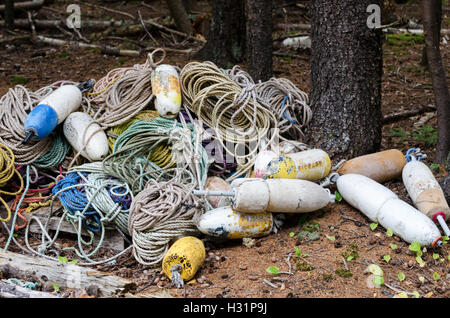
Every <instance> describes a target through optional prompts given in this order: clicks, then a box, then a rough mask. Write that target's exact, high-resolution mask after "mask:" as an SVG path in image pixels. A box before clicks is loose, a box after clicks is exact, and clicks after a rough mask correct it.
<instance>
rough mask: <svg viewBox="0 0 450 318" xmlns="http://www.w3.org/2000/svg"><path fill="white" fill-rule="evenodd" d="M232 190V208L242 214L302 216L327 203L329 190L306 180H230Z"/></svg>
mask: <svg viewBox="0 0 450 318" xmlns="http://www.w3.org/2000/svg"><path fill="white" fill-rule="evenodd" d="M231 187H232V189H233V191H234V198H233V208H234V209H235V210H237V211H239V212H244V213H259V212H264V211H266V212H285V213H305V212H312V211H317V210H319V209H321V208H324V207H325V206H327V205H328V203H329V202H330V193H329V192H328V190H326V189H324V188H322V187H321V186H320V185H318V184H316V183H314V182H311V181H307V180H295V179H268V180H264V179H257V178H255V179H252V178H240V179H235V180H233V182H232V183H231Z"/></svg>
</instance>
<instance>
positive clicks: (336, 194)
mask: <svg viewBox="0 0 450 318" xmlns="http://www.w3.org/2000/svg"><path fill="white" fill-rule="evenodd" d="M334 197H335V198H336V201H337V202H341V201H342V195H341V194H340V193H339V192H338V191H337V190H336V191H334Z"/></svg>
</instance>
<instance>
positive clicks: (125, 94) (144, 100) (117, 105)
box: [88, 49, 166, 128]
mask: <svg viewBox="0 0 450 318" xmlns="http://www.w3.org/2000/svg"><path fill="white" fill-rule="evenodd" d="M157 52H162V53H163V57H162V58H161V59H160V60H159V61H158V62H154V61H153V55H154V54H156V53H157ZM165 55H166V53H165V51H164V50H162V49H157V50H154V51H153V52H152V53H150V54H148V57H147V60H146V62H145V63H144V64H141V65H140V64H137V65H135V66H133V67H126V68H118V69H114V70H112V71H110V72H109V73H108V74H107V75H106V76H105V77H104V78H102V79H100V80H99V81H98V82H97V83H96V84H95V85H94V89H93V92H91V93H89V94H88V96H89V97H90V101H91V102H92V104H93V106H92V108H93V111H94V114H93V118H94V120H96V121H97V122H98V123H99V124H100V125H101V126H102V127H104V128H110V127H114V126H118V125H120V124H123V123H125V122H126V121H127V120H129V119H130V118H132V117H133V116H135V115H136V114H137V113H139V112H140V111H141V110H143V109H144V108H145V107H147V106H148V105H150V102H151V101H152V100H153V98H154V95H153V93H152V85H151V73H152V72H153V69H154V68H155V67H156V66H157V65H158V64H160V63H161V62H162V61H163V60H164V58H165Z"/></svg>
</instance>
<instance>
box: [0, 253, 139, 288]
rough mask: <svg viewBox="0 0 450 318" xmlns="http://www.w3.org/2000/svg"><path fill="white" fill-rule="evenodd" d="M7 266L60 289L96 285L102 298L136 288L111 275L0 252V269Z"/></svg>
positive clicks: (129, 282) (47, 260) (124, 280)
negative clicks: (26, 272) (29, 272)
mask: <svg viewBox="0 0 450 318" xmlns="http://www.w3.org/2000/svg"><path fill="white" fill-rule="evenodd" d="M5 265H9V266H12V267H15V268H16V269H18V270H19V271H32V272H33V274H34V275H36V276H37V277H38V278H43V277H44V276H45V278H46V280H47V281H49V282H51V283H56V284H58V286H60V287H65V288H73V289H85V288H87V287H88V286H90V285H96V286H98V287H99V289H100V292H101V293H102V296H112V295H115V294H119V293H125V292H127V291H128V290H130V289H135V288H136V285H135V283H133V282H131V281H129V280H127V279H124V278H121V277H118V276H114V275H111V274H109V273H105V272H99V271H95V270H92V269H89V268H86V267H81V266H78V265H73V264H63V263H61V262H56V261H52V260H49V259H45V258H41V257H31V256H26V255H22V254H17V253H12V252H8V251H3V250H0V267H1V266H5Z"/></svg>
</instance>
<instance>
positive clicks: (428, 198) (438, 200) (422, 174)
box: [402, 160, 450, 235]
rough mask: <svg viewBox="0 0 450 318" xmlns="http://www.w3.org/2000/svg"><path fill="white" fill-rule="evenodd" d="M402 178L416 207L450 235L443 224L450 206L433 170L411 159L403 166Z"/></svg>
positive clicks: (448, 213) (448, 214) (449, 211)
mask: <svg viewBox="0 0 450 318" xmlns="http://www.w3.org/2000/svg"><path fill="white" fill-rule="evenodd" d="M402 178H403V183H404V185H405V188H406V190H407V191H408V194H409V196H410V197H411V199H412V201H413V202H414V205H415V206H416V207H417V209H418V210H419V211H421V212H422V213H424V214H425V215H426V216H428V217H429V218H431V219H432V220H433V221H434V222H436V223H440V224H441V226H442V228H443V229H444V231H445V234H446V235H450V232H449V230H448V226H447V225H446V224H445V220H448V218H449V216H450V208H449V206H448V204H447V201H446V200H445V196H444V192H443V191H442V188H441V186H440V185H439V183H438V182H437V180H436V178H435V177H434V175H433V172H431V170H430V169H429V168H428V167H427V165H426V164H424V163H423V162H421V161H418V160H412V161H410V162H408V163H407V164H406V165H405V167H404V168H403V173H402ZM439 219H441V220H439Z"/></svg>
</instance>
